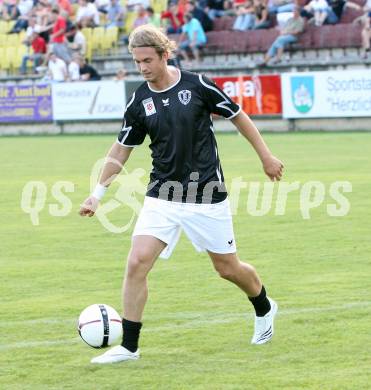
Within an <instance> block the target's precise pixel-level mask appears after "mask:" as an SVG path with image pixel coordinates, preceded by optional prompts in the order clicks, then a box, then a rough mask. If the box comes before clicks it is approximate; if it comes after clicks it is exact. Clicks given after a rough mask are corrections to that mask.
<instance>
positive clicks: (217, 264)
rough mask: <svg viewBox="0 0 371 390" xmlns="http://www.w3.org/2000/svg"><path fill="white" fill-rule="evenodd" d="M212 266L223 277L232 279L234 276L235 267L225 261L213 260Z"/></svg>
mask: <svg viewBox="0 0 371 390" xmlns="http://www.w3.org/2000/svg"><path fill="white" fill-rule="evenodd" d="M214 268H215V270H216V272H218V274H219V276H220V277H221V278H223V279H227V280H233V279H234V278H235V273H236V270H235V267H234V266H233V264H231V263H229V262H227V261H214Z"/></svg>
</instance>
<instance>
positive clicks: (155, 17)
mask: <svg viewBox="0 0 371 390" xmlns="http://www.w3.org/2000/svg"><path fill="white" fill-rule="evenodd" d="M147 15H148V24H152V26H155V27H161V17H160V15H159V14H156V13H155V11H154V10H153V8H152V7H148V8H147Z"/></svg>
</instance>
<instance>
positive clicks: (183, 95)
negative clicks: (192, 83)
mask: <svg viewBox="0 0 371 390" xmlns="http://www.w3.org/2000/svg"><path fill="white" fill-rule="evenodd" d="M191 96H192V93H191V91H189V90H188V89H182V90H181V91H179V92H178V98H179V101H180V102H181V103H182V104H184V105H185V106H186V105H187V104H188V103H189V102H190V101H191Z"/></svg>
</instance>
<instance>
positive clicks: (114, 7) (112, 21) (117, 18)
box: [106, 0, 124, 28]
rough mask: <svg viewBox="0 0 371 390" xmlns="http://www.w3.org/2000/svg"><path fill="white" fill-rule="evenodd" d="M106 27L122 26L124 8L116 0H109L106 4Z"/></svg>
mask: <svg viewBox="0 0 371 390" xmlns="http://www.w3.org/2000/svg"><path fill="white" fill-rule="evenodd" d="M106 27H107V28H110V27H120V28H121V27H124V9H123V8H122V6H121V4H120V2H119V1H118V0H111V2H110V4H109V6H108V9H107V24H106Z"/></svg>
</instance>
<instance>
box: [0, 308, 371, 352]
mask: <svg viewBox="0 0 371 390" xmlns="http://www.w3.org/2000/svg"><path fill="white" fill-rule="evenodd" d="M369 306H371V301H365V302H354V303H347V304H344V305H341V306H325V307H304V308H301V309H295V308H293V309H286V310H279V311H278V313H277V314H278V316H279V317H281V316H290V315H296V314H305V313H323V312H333V311H342V310H351V309H363V308H366V307H369ZM253 317H254V315H253V314H252V313H217V314H215V315H210V313H209V314H207V313H202V312H183V313H175V314H170V315H162V316H158V317H157V316H156V317H151V320H156V319H161V320H162V321H163V320H164V319H166V320H169V321H170V320H174V319H178V320H179V319H181V320H184V321H185V322H184V323H181V324H174V323H171V324H169V325H162V326H157V327H148V328H144V329H143V330H142V331H143V332H145V333H146V332H151V333H154V332H163V331H166V330H173V329H175V328H176V329H192V328H194V329H196V328H197V327H203V326H210V325H217V324H226V323H231V322H234V321H236V320H239V319H246V318H249V319H253ZM17 324H18V325H38V324H44V325H49V324H68V325H71V326H73V325H74V324H75V325H76V324H77V321H76V320H73V319H59V320H58V319H55V318H53V319H46V318H45V319H43V318H40V319H35V320H29V321H27V320H26V321H7V322H1V323H0V327H9V326H16V325H17ZM76 332H77V326H76ZM79 341H80V338H79V337H75V338H72V339H64V340H61V339H56V340H40V341H22V342H17V343H10V344H3V345H0V351H3V350H9V349H17V348H35V347H49V346H54V345H63V344H76V343H78V342H79Z"/></svg>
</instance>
